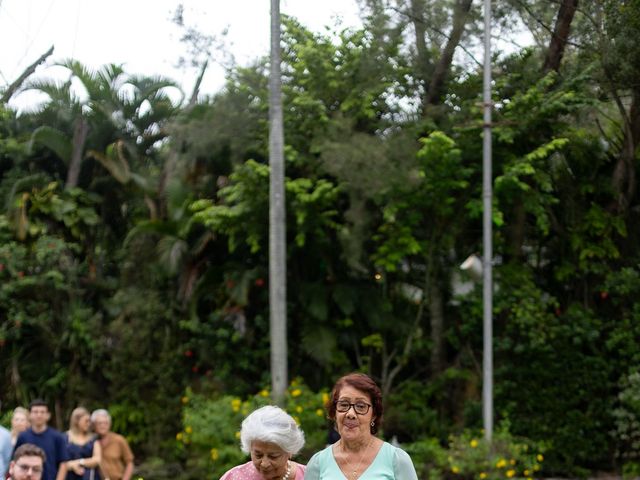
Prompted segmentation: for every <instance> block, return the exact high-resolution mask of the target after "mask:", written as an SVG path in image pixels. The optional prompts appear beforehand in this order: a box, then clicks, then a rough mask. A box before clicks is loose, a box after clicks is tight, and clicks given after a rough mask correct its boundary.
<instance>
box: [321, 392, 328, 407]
mask: <svg viewBox="0 0 640 480" xmlns="http://www.w3.org/2000/svg"><path fill="white" fill-rule="evenodd" d="M327 403H329V394H328V393H327V392H324V393H323V394H322V404H323V405H326V404H327Z"/></svg>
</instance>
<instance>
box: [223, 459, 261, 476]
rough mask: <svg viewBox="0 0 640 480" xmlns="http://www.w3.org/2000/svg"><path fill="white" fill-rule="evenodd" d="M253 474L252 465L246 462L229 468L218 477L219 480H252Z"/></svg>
mask: <svg viewBox="0 0 640 480" xmlns="http://www.w3.org/2000/svg"><path fill="white" fill-rule="evenodd" d="M254 473H255V467H254V466H253V463H251V462H247V463H243V464H242V465H236V466H235V467H233V468H230V469H229V470H227V471H226V473H225V474H224V475H222V477H220V480H252V479H253V474H254Z"/></svg>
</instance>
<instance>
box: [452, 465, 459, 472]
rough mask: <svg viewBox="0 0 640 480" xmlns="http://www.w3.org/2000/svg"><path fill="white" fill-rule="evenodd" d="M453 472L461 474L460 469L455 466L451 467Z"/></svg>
mask: <svg viewBox="0 0 640 480" xmlns="http://www.w3.org/2000/svg"><path fill="white" fill-rule="evenodd" d="M451 471H452V472H453V473H460V469H459V468H458V467H455V466H454V467H451Z"/></svg>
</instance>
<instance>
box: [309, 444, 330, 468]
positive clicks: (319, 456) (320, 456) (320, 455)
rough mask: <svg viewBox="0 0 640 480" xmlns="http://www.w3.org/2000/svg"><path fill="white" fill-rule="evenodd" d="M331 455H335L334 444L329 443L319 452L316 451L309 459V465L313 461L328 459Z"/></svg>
mask: <svg viewBox="0 0 640 480" xmlns="http://www.w3.org/2000/svg"><path fill="white" fill-rule="evenodd" d="M331 456H333V445H327V446H326V447H325V448H323V449H322V450H320V451H319V452H316V453H314V454H313V456H312V457H311V458H310V459H309V463H308V464H307V465H309V464H311V462H312V461H313V462H319V461H326V459H327V458H330V457H331Z"/></svg>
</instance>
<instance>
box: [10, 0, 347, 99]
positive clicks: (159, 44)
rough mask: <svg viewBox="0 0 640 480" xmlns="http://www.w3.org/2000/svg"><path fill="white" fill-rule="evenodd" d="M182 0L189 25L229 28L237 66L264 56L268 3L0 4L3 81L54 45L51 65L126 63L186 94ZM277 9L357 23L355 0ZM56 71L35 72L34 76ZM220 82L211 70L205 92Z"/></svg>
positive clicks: (122, 0)
mask: <svg viewBox="0 0 640 480" xmlns="http://www.w3.org/2000/svg"><path fill="white" fill-rule="evenodd" d="M179 3H183V5H184V7H185V9H184V20H185V23H186V24H188V25H196V26H197V27H198V28H199V30H201V31H202V32H204V33H207V34H215V35H217V36H220V34H221V32H222V31H223V30H224V29H225V28H228V34H227V36H226V37H225V40H224V41H225V44H226V45H227V46H228V48H229V50H230V52H231V53H232V54H233V55H234V57H235V59H236V61H237V62H238V63H240V64H246V63H248V62H249V61H250V60H251V59H253V58H256V57H258V56H260V55H263V54H267V53H268V50H269V10H270V0H183V1H182V2H180V0H0V45H1V47H0V84H2V85H3V86H6V85H8V84H10V83H11V82H13V81H14V80H15V79H16V78H17V77H18V76H19V75H20V74H21V73H22V71H23V70H24V69H25V68H26V67H27V66H28V65H29V64H31V63H32V62H33V61H35V60H36V59H37V58H38V57H39V56H40V55H42V54H43V53H44V52H45V51H47V50H48V48H49V47H50V46H51V45H54V47H55V51H54V54H53V56H52V57H50V59H49V61H48V62H47V63H48V64H51V63H53V62H54V61H56V60H60V59H65V58H75V59H77V60H80V61H81V62H82V63H84V64H85V65H88V66H90V67H92V68H97V67H100V66H102V65H104V64H107V63H123V64H124V67H125V71H126V72H127V73H136V74H145V75H157V74H161V75H165V76H168V77H170V78H173V79H174V80H176V81H178V82H179V83H181V84H182V86H183V88H184V89H185V91H186V92H187V94H188V93H189V92H190V91H191V88H192V86H193V83H194V79H195V72H194V71H193V69H190V70H185V69H177V68H175V65H176V64H177V61H178V59H179V58H180V57H181V56H184V55H185V54H186V46H185V45H184V44H182V43H181V42H180V41H179V38H180V35H181V31H180V30H179V29H178V27H177V26H176V25H175V24H174V23H173V22H172V21H171V18H172V14H173V12H174V11H175V10H176V6H177V5H178V4H179ZM280 4H281V7H280V8H281V11H282V13H286V14H288V15H292V16H295V17H296V18H298V19H299V20H300V21H301V22H302V23H303V24H304V25H306V26H307V27H308V28H311V29H312V30H314V31H322V30H323V29H324V27H325V26H327V25H330V26H333V25H335V23H336V19H340V20H341V22H342V25H343V26H354V25H359V19H358V7H357V4H356V0H321V1H317V0H281V2H280ZM53 72H55V70H52V69H47V68H46V67H40V69H39V70H38V75H45V76H46V75H55V73H53ZM223 81H224V70H223V69H222V68H221V67H219V66H213V67H212V68H210V69H209V71H208V73H207V75H206V77H205V79H204V82H203V88H202V91H203V92H204V93H213V92H215V91H217V90H219V89H220V88H221V86H222V85H223ZM22 102H25V99H23V100H22ZM13 103H15V102H13ZM18 103H20V102H19V99H18Z"/></svg>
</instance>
